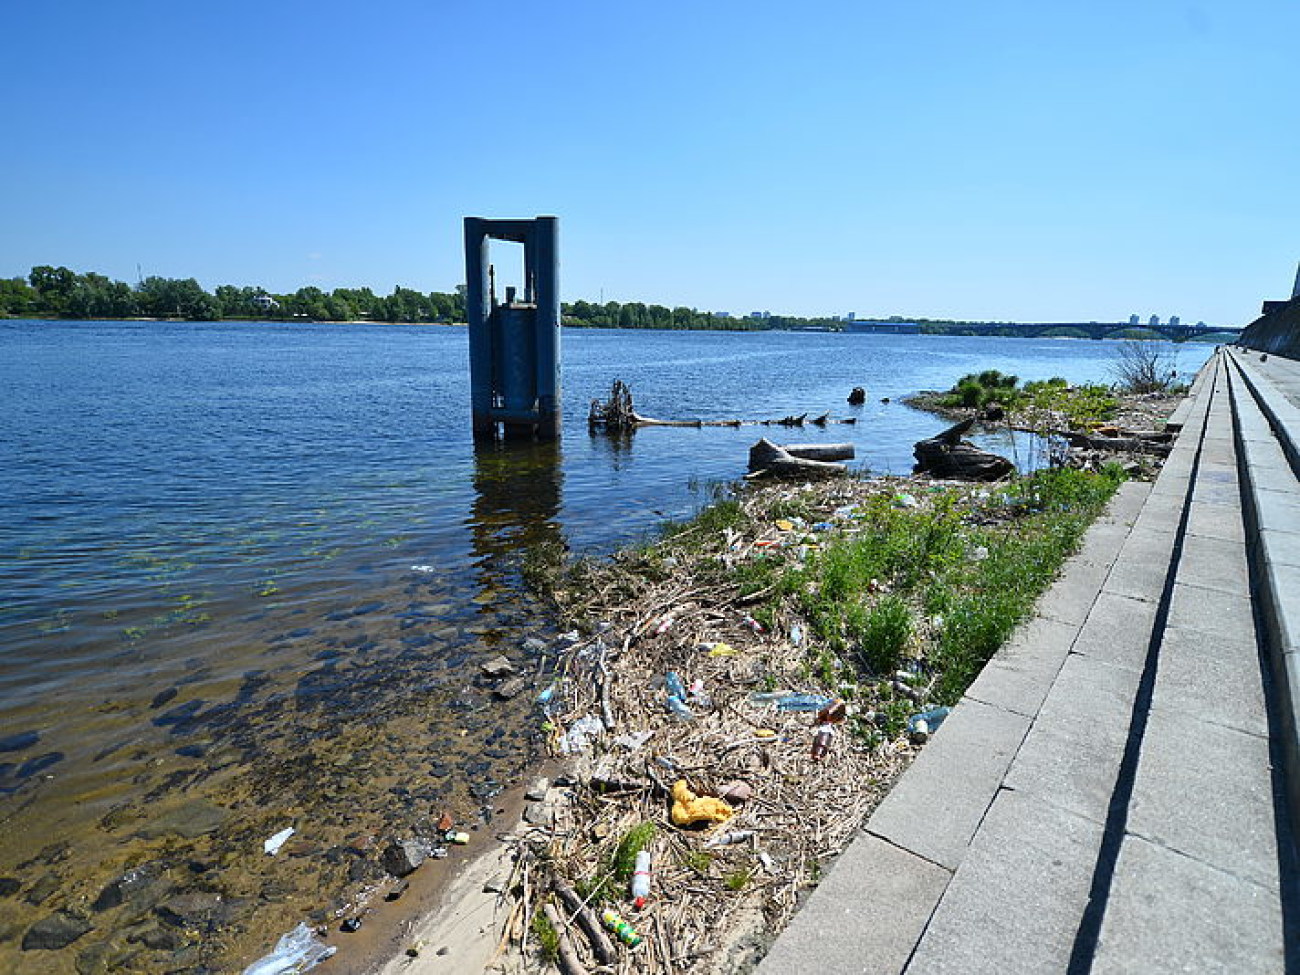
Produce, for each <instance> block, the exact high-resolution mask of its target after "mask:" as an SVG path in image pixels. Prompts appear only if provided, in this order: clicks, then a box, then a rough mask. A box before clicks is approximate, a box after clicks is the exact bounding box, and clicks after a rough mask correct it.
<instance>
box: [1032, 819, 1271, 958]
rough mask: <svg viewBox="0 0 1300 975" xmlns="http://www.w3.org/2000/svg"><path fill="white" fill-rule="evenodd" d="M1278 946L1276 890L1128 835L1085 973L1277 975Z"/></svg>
mask: <svg viewBox="0 0 1300 975" xmlns="http://www.w3.org/2000/svg"><path fill="white" fill-rule="evenodd" d="M1284 944H1285V938H1284V931H1283V926H1282V909H1281V904H1280V902H1279V899H1278V896H1277V894H1276V893H1274V892H1273V891H1270V890H1267V889H1265V888H1263V887H1259V886H1257V885H1255V884H1252V883H1250V882H1249V881H1246V880H1242V879H1241V878H1240V877H1235V876H1233V875H1232V874H1228V873H1224V872H1222V871H1220V870H1216V869H1215V868H1214V867H1211V866H1209V865H1207V864H1205V863H1201V862H1199V861H1197V860H1193V859H1191V858H1190V857H1186V856H1183V855H1182V854H1180V853H1175V852H1174V851H1172V850H1168V849H1165V848H1163V847H1160V846H1158V845H1156V844H1154V843H1150V842H1148V841H1147V840H1144V839H1142V838H1140V837H1136V836H1129V837H1125V839H1124V843H1123V846H1122V847H1121V849H1120V855H1119V861H1118V863H1117V864H1116V876H1115V882H1114V884H1113V885H1112V887H1111V893H1110V898H1109V900H1108V901H1107V905H1106V914H1105V917H1104V919H1103V921H1102V926H1101V937H1100V940H1099V943H1098V946H1097V954H1096V957H1095V958H1094V960H1093V965H1092V975H1112V973H1113V975H1132V973H1133V972H1139V971H1140V972H1142V973H1143V975H1163V973H1166V972H1169V973H1173V972H1179V973H1184V972H1196V973H1202V975H1208V973H1219V972H1221V973H1224V975H1229V973H1230V975H1241V973H1243V972H1278V973H1280V972H1282V971H1283V970H1284V967H1285V959H1284V957H1283V945H1284ZM1023 970H1024V971H1028V970H1029V969H1023ZM1062 970H1063V969H1057V971H1062ZM1038 971H1046V969H1038Z"/></svg>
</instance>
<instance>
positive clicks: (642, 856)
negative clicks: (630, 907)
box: [632, 850, 650, 910]
mask: <svg viewBox="0 0 1300 975" xmlns="http://www.w3.org/2000/svg"><path fill="white" fill-rule="evenodd" d="M649 896H650V851H649V850H642V851H640V852H639V853H638V854H637V855H636V868H635V869H634V870H633V871H632V903H633V904H635V905H636V908H637V910H640V909H641V908H643V907H645V902H646V899H647V898H649Z"/></svg>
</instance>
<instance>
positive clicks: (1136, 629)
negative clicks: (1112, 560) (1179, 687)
mask: <svg viewBox="0 0 1300 975" xmlns="http://www.w3.org/2000/svg"><path fill="white" fill-rule="evenodd" d="M1166 562H1168V559H1167V558H1166ZM1148 571H1149V572H1150V573H1151V574H1152V575H1156V574H1158V573H1159V572H1160V571H1161V567H1159V566H1158V565H1157V566H1156V567H1155V568H1154V569H1151V570H1148ZM1159 581H1160V583H1161V584H1162V585H1163V583H1164V580H1163V579H1160V580H1159ZM1107 584H1109V582H1108V583H1107ZM1157 609H1158V607H1157V606H1156V604H1155V601H1154V600H1143V599H1136V598H1134V597H1132V596H1126V595H1123V594H1121V593H1113V592H1102V593H1100V594H1099V595H1098V596H1097V599H1096V602H1095V603H1094V604H1093V611H1092V612H1091V613H1090V614H1089V615H1088V620H1087V622H1085V623H1084V624H1083V626H1082V628H1081V629H1080V630H1079V633H1078V635H1077V636H1076V637H1075V640H1074V644H1073V650H1074V652H1075V653H1081V654H1084V655H1086V656H1088V657H1089V658H1092V659H1095V660H1101V661H1104V662H1106V663H1108V664H1111V665H1113V666H1116V667H1125V668H1127V669H1129V670H1131V671H1133V672H1134V673H1140V672H1141V670H1142V668H1143V667H1144V666H1145V664H1146V658H1147V649H1148V647H1149V645H1150V642H1151V630H1152V628H1153V626H1154V625H1155V620H1156V612H1157Z"/></svg>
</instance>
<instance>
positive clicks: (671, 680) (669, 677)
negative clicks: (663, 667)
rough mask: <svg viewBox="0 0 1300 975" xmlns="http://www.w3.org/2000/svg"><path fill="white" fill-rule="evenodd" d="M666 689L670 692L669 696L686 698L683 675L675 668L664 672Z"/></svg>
mask: <svg viewBox="0 0 1300 975" xmlns="http://www.w3.org/2000/svg"><path fill="white" fill-rule="evenodd" d="M664 690H666V691H667V692H668V696H669V697H676V698H680V699H681V700H683V701H684V700H686V685H685V684H683V683H682V678H681V675H679V674H678V673H677V671H675V670H670V671H668V673H666V674H664Z"/></svg>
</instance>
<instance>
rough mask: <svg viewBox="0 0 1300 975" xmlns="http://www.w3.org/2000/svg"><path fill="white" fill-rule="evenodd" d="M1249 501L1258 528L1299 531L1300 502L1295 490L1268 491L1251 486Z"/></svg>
mask: <svg viewBox="0 0 1300 975" xmlns="http://www.w3.org/2000/svg"><path fill="white" fill-rule="evenodd" d="M1250 498H1251V502H1252V503H1253V506H1254V514H1255V518H1256V520H1257V522H1258V525H1259V527H1260V528H1266V529H1272V530H1274V531H1288V532H1300V503H1298V502H1297V492H1296V490H1294V489H1293V490H1290V491H1269V490H1265V489H1262V488H1257V487H1252V489H1251V492H1250Z"/></svg>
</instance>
